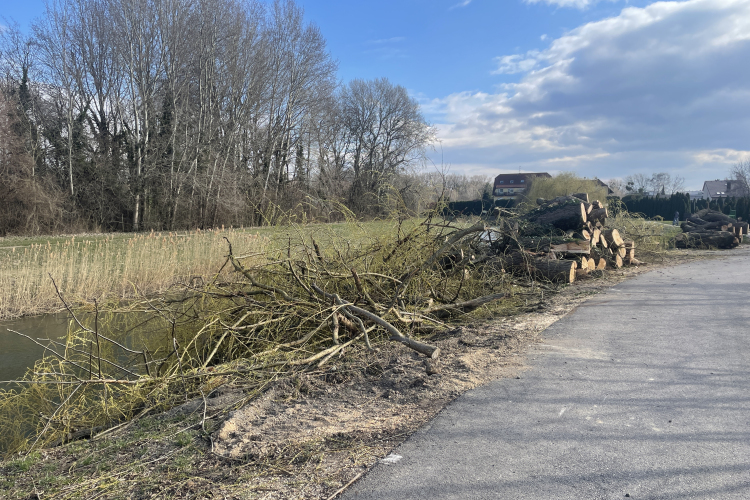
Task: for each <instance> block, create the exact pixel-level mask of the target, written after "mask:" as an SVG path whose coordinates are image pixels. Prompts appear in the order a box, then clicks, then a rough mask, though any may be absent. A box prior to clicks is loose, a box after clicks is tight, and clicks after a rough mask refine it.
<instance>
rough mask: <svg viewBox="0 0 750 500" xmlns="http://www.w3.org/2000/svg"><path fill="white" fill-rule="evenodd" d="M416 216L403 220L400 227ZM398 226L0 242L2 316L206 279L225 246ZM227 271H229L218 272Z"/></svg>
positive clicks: (368, 237) (371, 234)
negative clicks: (228, 242) (57, 291)
mask: <svg viewBox="0 0 750 500" xmlns="http://www.w3.org/2000/svg"><path fill="white" fill-rule="evenodd" d="M415 223H416V222H415V221H406V222H403V223H402V227H401V230H402V231H405V230H407V228H411V227H413V226H414V224H415ZM398 230H399V227H398V222H395V221H373V222H367V223H337V224H310V225H306V226H281V227H264V228H250V229H233V228H232V229H224V228H216V229H209V230H206V231H201V230H196V231H190V232H163V233H162V232H151V233H140V234H134V233H130V234H123V233H114V234H99V235H96V234H84V235H75V236H59V237H46V238H43V237H35V238H17V237H14V238H1V239H0V290H2V292H0V319H8V318H15V317H20V316H28V315H35V314H43V313H48V312H54V311H58V310H60V309H62V307H63V305H62V303H61V302H60V300H59V298H58V297H57V294H56V291H55V288H54V286H53V284H52V280H51V279H50V278H53V279H54V280H55V283H57V285H58V287H59V289H60V292H61V293H62V294H63V295H64V297H65V299H66V300H67V301H69V302H72V303H75V304H84V303H90V302H92V301H93V300H94V299H96V300H98V301H100V302H106V301H118V300H123V299H129V298H134V297H139V296H153V295H156V294H160V293H163V292H165V291H167V290H168V289H169V288H170V287H172V286H174V285H175V284H179V283H190V282H194V283H200V282H206V281H208V280H210V279H212V278H213V277H214V275H215V274H216V273H217V272H218V271H219V269H220V267H221V266H222V264H223V263H224V260H225V256H226V254H227V248H228V247H227V243H226V240H225V239H224V238H227V239H228V240H230V241H231V242H232V245H233V247H234V251H235V253H236V254H253V253H259V254H260V253H267V252H277V253H281V252H284V253H285V252H286V247H287V246H288V245H294V243H292V242H299V241H300V239H301V238H305V239H306V240H307V241H309V240H310V238H315V239H316V241H318V242H321V243H327V242H329V241H333V240H337V241H350V242H352V243H357V244H362V243H371V242H373V241H375V240H376V239H377V238H379V237H381V236H383V235H385V234H388V233H395V232H396V231H398ZM223 272H224V273H225V276H226V273H229V270H228V269H225V270H224V271H223Z"/></svg>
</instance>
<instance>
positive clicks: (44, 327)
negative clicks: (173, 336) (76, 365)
mask: <svg viewBox="0 0 750 500" xmlns="http://www.w3.org/2000/svg"><path fill="white" fill-rule="evenodd" d="M77 316H78V319H79V320H80V321H82V322H83V323H84V324H85V325H86V326H87V327H89V328H93V327H94V314H93V313H78V314H77ZM71 321H72V320H71V317H70V315H69V314H68V313H60V314H46V315H42V316H30V317H26V318H19V319H15V320H2V321H0V382H2V381H7V380H16V379H19V378H21V377H22V376H23V375H24V373H26V371H27V370H28V369H29V368H32V367H33V366H34V363H35V362H36V361H37V360H38V359H41V358H42V356H43V355H44V351H45V349H44V347H43V346H44V345H47V344H49V342H48V341H45V340H44V339H51V340H55V341H57V342H62V343H65V339H66V336H67V333H68V329H69V327H70V326H71V325H70V322H71ZM8 329H10V330H15V331H17V332H19V333H23V334H24V335H28V336H29V337H31V338H33V339H35V340H37V341H38V342H39V343H40V344H42V346H40V345H38V344H36V343H34V342H32V341H31V340H29V339H28V338H26V337H22V336H21V335H18V334H16V333H13V332H9V331H8ZM75 329H76V330H77V329H78V328H77V327H76V328H75ZM99 331H100V333H101V334H102V335H106V336H108V337H109V338H113V339H114V340H116V341H118V342H121V343H122V344H123V345H125V346H126V347H127V348H129V349H134V350H137V351H140V350H142V349H143V348H144V346H147V347H148V348H149V350H150V352H151V353H152V354H154V355H159V354H163V353H164V350H163V348H162V349H160V348H159V346H163V345H164V342H165V339H166V337H167V336H168V332H169V328H168V325H167V324H166V323H165V322H164V320H162V319H161V318H159V317H156V316H155V315H153V314H151V313H144V312H126V313H109V314H106V313H102V314H100V317H99ZM102 349H103V351H102V353H103V356H105V357H106V358H108V359H110V360H113V361H115V362H117V363H118V364H120V365H121V366H127V367H129V368H130V369H131V370H132V371H135V372H136V373H144V371H143V364H142V360H143V358H142V355H139V354H134V353H132V352H128V351H124V350H122V349H120V348H118V347H113V346H112V344H109V343H107V342H106V341H104V340H102ZM57 350H58V352H60V346H57ZM48 354H50V353H49V352H48ZM111 375H113V376H115V377H118V376H120V375H123V373H118V371H117V370H115V371H114V372H112V373H111ZM3 385H4V384H3Z"/></svg>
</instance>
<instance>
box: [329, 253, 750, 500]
mask: <svg viewBox="0 0 750 500" xmlns="http://www.w3.org/2000/svg"><path fill="white" fill-rule="evenodd" d="M722 255H725V254H724V253H722ZM726 255H727V256H728V257H726V258H721V259H716V260H708V261H700V262H694V263H690V264H685V265H681V266H677V267H673V268H668V269H658V270H655V271H652V272H649V273H647V274H643V275H640V276H638V277H636V278H634V279H632V280H629V281H626V282H624V283H621V284H618V285H616V286H615V287H613V288H612V289H610V290H609V291H607V292H604V293H601V294H599V295H597V296H595V297H593V298H592V299H591V300H589V301H588V302H586V303H584V304H583V305H581V306H580V307H578V308H577V309H576V310H575V311H573V312H572V313H570V314H569V315H568V316H566V317H565V318H563V319H561V320H560V321H558V322H557V323H555V324H554V325H552V326H551V327H550V328H549V329H548V330H546V331H545V332H544V334H543V341H542V342H541V343H540V344H538V345H536V346H534V347H533V348H532V350H531V351H530V353H529V357H528V365H529V368H528V369H527V370H526V371H524V372H522V373H521V375H520V379H504V380H498V381H495V382H493V383H491V384H488V385H486V386H484V387H481V388H479V389H476V390H473V391H470V392H468V393H466V394H464V395H463V396H461V397H460V398H459V399H457V400H456V401H455V402H454V403H453V404H451V405H450V406H448V407H447V408H446V409H445V410H444V411H443V412H441V413H440V414H439V415H438V417H437V418H435V419H434V420H433V421H432V422H431V423H430V424H429V425H428V426H427V427H425V428H424V429H422V430H420V431H419V432H417V433H416V434H415V435H414V436H412V437H411V438H410V439H409V440H408V441H406V442H405V443H404V444H402V445H401V446H400V447H399V448H397V449H396V450H394V452H393V453H394V454H396V455H398V456H400V457H402V458H401V459H398V457H391V458H392V460H389V462H392V463H385V462H381V463H379V464H378V465H376V466H375V468H374V469H373V470H372V471H370V472H369V473H368V474H367V475H366V476H365V477H364V478H363V479H361V480H360V481H359V482H357V483H355V485H353V486H352V487H351V489H349V490H348V491H347V492H346V493H345V494H344V495H343V496H342V498H344V499H347V500H355V499H356V500H366V499H368V500H369V499H398V500H407V499H430V500H439V499H467V500H468V499H499V498H502V499H512V500H522V499H534V500H544V499H555V500H564V499H571V500H573V499H575V500H580V499H622V498H631V499H680V500H685V499H750V365H749V363H750V307H748V305H750V252H749V251H748V249H747V248H746V247H741V248H740V249H737V250H734V251H731V252H727V253H726Z"/></svg>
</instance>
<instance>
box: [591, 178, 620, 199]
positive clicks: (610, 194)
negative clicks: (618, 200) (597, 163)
mask: <svg viewBox="0 0 750 500" xmlns="http://www.w3.org/2000/svg"><path fill="white" fill-rule="evenodd" d="M594 181H596V182H597V183H598V184H599V185H600V186H603V187H605V188H607V196H612V195H613V194H615V192H614V190H613V189H612V188H611V187H609V185H607V184H605V183H604V181H602V180H601V179H599V178H596V177H595V178H594Z"/></svg>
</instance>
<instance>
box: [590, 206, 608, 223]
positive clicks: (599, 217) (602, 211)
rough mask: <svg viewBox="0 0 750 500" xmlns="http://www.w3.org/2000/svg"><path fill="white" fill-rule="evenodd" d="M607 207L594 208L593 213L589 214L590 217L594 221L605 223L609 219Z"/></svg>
mask: <svg viewBox="0 0 750 500" xmlns="http://www.w3.org/2000/svg"><path fill="white" fill-rule="evenodd" d="M607 215H608V214H607V209H606V208H594V209H593V210H592V211H591V213H589V214H588V218H589V220H590V221H591V222H592V223H594V224H595V223H597V222H599V223H601V224H602V225H604V223H605V221H606V220H607Z"/></svg>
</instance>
